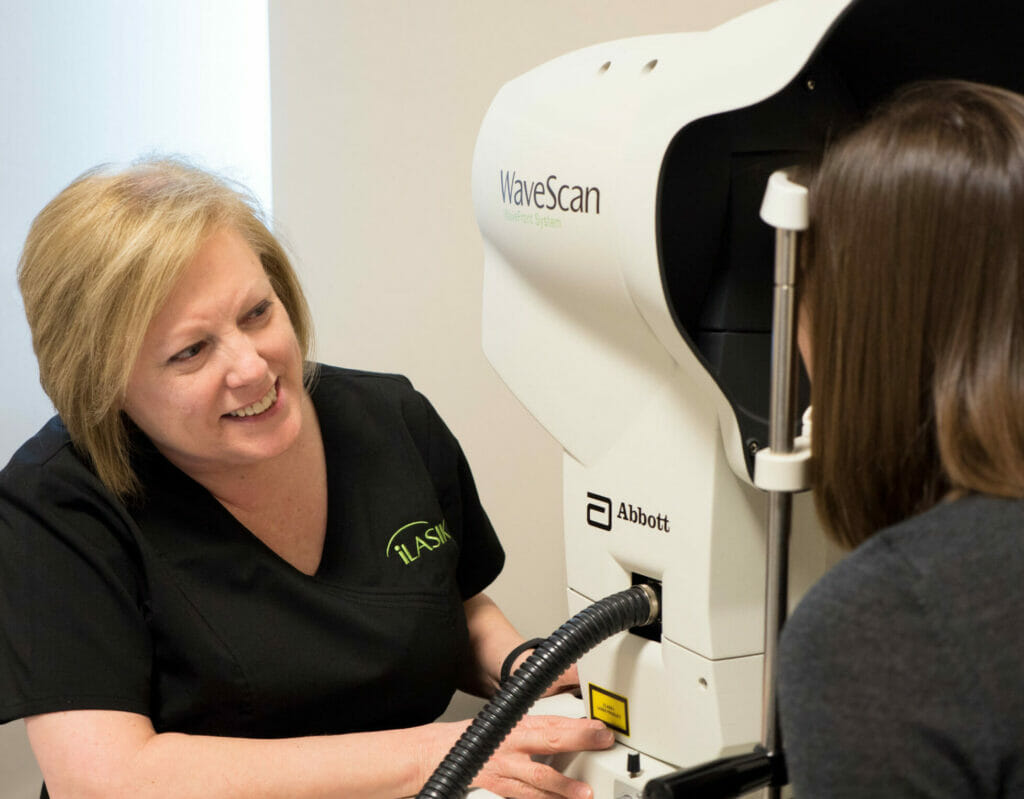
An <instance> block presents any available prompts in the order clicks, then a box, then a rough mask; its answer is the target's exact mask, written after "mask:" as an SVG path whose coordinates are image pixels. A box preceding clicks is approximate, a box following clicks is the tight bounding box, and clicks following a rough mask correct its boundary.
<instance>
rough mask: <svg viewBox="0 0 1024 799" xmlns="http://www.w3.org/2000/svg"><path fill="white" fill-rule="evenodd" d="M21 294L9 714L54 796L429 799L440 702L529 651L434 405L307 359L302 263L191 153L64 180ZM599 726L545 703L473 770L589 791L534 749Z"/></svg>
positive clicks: (502, 788) (7, 649)
mask: <svg viewBox="0 0 1024 799" xmlns="http://www.w3.org/2000/svg"><path fill="white" fill-rule="evenodd" d="M19 283H20V287H21V290H22V296H23V298H24V304H25V309H26V313H27V316H28V319H29V324H30V327H31V328H32V335H33V345H34V347H35V350H36V354H37V357H38V360H39V367H40V379H41V381H42V384H43V387H44V389H45V390H46V391H47V393H48V395H49V396H50V398H51V399H52V401H53V403H54V406H55V407H56V409H57V411H58V414H59V415H58V416H56V417H54V418H53V419H52V420H51V421H50V422H49V423H48V424H47V425H46V426H45V427H44V428H43V429H42V430H41V431H40V432H39V433H38V434H37V435H36V436H34V437H33V438H32V439H31V440H30V441H28V442H27V443H26V444H25V445H24V446H23V447H22V448H21V449H20V450H19V451H18V453H17V454H15V456H14V458H13V459H12V460H11V462H10V463H9V464H8V466H7V467H6V468H5V469H4V470H3V472H2V473H0V585H2V588H0V597H2V599H0V601H2V608H3V609H2V613H0V721H8V720H11V719H14V718H19V717H25V718H26V724H27V729H28V733H29V739H30V742H31V744H32V747H33V750H34V752H35V754H36V757H37V759H38V760H39V764H40V767H41V769H42V771H43V775H44V777H45V780H46V786H47V787H46V789H44V790H48V791H49V793H50V795H52V796H53V797H61V796H74V797H79V796H103V797H107V798H109V797H119V796H131V797H143V796H149V795H153V796H159V797H177V796H181V797H187V796H203V797H231V796H239V797H247V799H252V797H262V796H266V797H274V796H281V797H285V796H286V797H304V796H309V797H314V796H315V797H323V796H346V797H355V796H358V797H398V796H406V795H409V794H413V793H415V792H416V791H417V790H418V789H419V787H420V786H421V785H422V783H423V782H424V781H425V780H426V778H427V777H428V776H429V774H430V773H431V772H432V770H433V768H434V766H435V765H436V764H437V763H438V762H439V761H440V760H441V759H442V757H443V756H444V754H445V753H446V752H447V750H448V749H449V748H450V746H451V745H452V743H454V741H455V739H456V738H457V737H458V736H459V734H461V731H462V729H464V727H465V723H436V722H435V721H434V719H436V718H437V717H438V715H439V714H441V712H442V711H443V710H444V709H445V707H446V705H447V703H448V701H449V700H450V698H451V696H452V693H453V692H454V691H455V689H456V688H463V689H466V690H469V691H472V692H475V693H477V694H480V695H488V694H490V693H492V692H493V691H494V690H495V688H496V686H497V681H498V674H499V672H500V666H501V663H502V660H503V659H504V658H505V656H506V655H507V654H508V653H509V652H510V651H511V650H512V649H514V648H515V647H516V646H517V645H518V644H520V643H521V642H522V639H521V637H519V635H518V634H517V633H516V632H515V630H514V629H513V628H512V627H511V625H510V624H509V623H508V621H507V620H506V619H505V617H504V615H503V614H502V613H501V611H500V610H499V609H498V608H497V607H496V606H495V605H494V603H493V602H491V601H490V600H489V599H488V598H487V596H486V595H485V594H484V593H482V592H483V590H484V589H485V588H486V587H487V586H488V585H489V584H490V583H491V581H492V580H493V579H494V578H495V577H496V576H497V575H498V573H499V572H500V570H501V567H502V564H503V559H504V555H503V552H502V549H501V546H500V544H499V543H498V540H497V537H496V536H495V533H494V530H493V529H492V527H491V525H490V522H489V521H488V519H487V515H486V514H485V512H484V510H483V508H482V507H481V505H480V501H479V499H478V497H477V492H476V489H475V487H474V484H473V478H472V475H471V474H470V470H469V467H468V465H467V463H466V461H465V458H464V457H463V454H462V451H461V449H460V448H459V445H458V443H457V442H456V440H455V438H454V437H453V436H452V434H451V433H450V432H449V430H448V429H447V428H446V427H445V425H444V423H443V422H442V421H441V419H440V418H439V417H438V415H437V414H436V412H435V411H434V409H433V408H432V407H431V406H430V404H429V403H428V402H427V400H426V399H425V398H424V397H423V396H422V395H420V394H418V393H417V392H416V391H415V390H414V389H413V388H412V386H411V385H410V384H409V382H408V381H407V380H406V379H404V378H402V377H399V376H395V375H382V374H373V373H367V372H358V371H353V370H345V369H338V368H331V367H326V366H318V365H315V364H311V363H310V362H309V361H308V360H307V358H308V353H309V349H310V343H311V329H310V323H309V314H308V310H307V308H306V304H305V300H304V298H303V296H302V291H301V288H300V287H299V285H298V282H297V279H296V277H295V274H294V272H293V271H292V268H291V266H290V264H289V262H288V258H287V255H286V254H285V253H284V251H283V250H282V248H281V247H280V245H279V244H278V243H277V241H276V240H275V239H274V237H273V236H272V235H271V234H270V232H269V231H268V230H267V228H266V226H265V225H264V224H263V222H262V221H261V219H260V217H259V215H258V213H257V212H256V211H255V210H254V206H253V205H252V204H251V202H250V201H249V198H248V197H247V196H246V195H245V194H244V193H243V192H242V191H241V190H239V189H238V188H236V187H233V186H230V185H228V184H227V183H225V182H224V181H221V180H220V179H218V178H216V177H214V176H211V175H210V174H208V173H205V172H203V171H201V170H198V169H195V168H193V167H191V166H188V165H186V164H183V163H180V162H175V161H150V162H145V163H141V164H139V165H136V166H133V167H132V168H130V169H128V170H125V171H122V172H110V171H106V170H102V169H101V170H96V171H93V172H90V173H87V174H86V175H84V176H82V177H81V178H80V179H78V180H77V181H75V182H74V183H73V184H72V185H71V186H69V187H68V188H67V189H65V190H64V191H63V192H61V194H60V195H58V196H57V198H55V199H54V200H53V201H52V202H51V203H50V204H49V205H48V206H47V207H46V208H45V209H44V210H43V211H42V212H41V213H40V215H39V216H38V217H37V218H36V220H35V222H34V224H33V226H32V229H31V231H30V233H29V237H28V240H27V243H26V245H25V249H24V253H23V255H22V259H21V264H20V268H19ZM523 657H525V655H523ZM573 680H574V675H573V673H572V672H570V673H568V674H567V675H565V676H564V677H563V678H562V680H561V681H560V682H559V684H557V685H556V686H554V687H553V690H560V689H564V688H566V687H568V686H570V685H571V684H572V682H573ZM611 743H612V735H611V733H610V732H608V731H607V730H605V729H604V728H603V726H602V725H600V724H599V723H597V722H591V721H585V720H570V719H555V718H537V719H528V720H527V721H526V722H524V724H522V725H520V727H518V728H517V729H516V730H515V731H513V733H512V735H511V736H510V738H509V739H508V740H507V741H506V743H505V744H504V745H503V746H502V748H501V749H499V751H498V753H497V754H496V755H495V756H494V758H492V760H491V761H490V763H489V764H488V766H487V767H486V768H485V770H484V771H483V772H481V774H480V776H479V777H478V779H477V784H478V785H481V786H483V787H487V788H489V789H491V790H494V791H496V792H498V793H501V794H502V795H506V796H517V797H518V796H521V797H531V798H532V797H540V796H565V797H570V796H572V797H583V796H588V795H589V794H590V791H589V788H588V787H587V786H585V785H583V784H582V783H579V782H576V781H573V780H570V779H568V778H566V777H563V776H562V775H560V774H558V773H557V772H556V771H554V770H553V769H550V768H548V767H546V766H542V765H541V764H539V763H536V762H534V761H533V760H531V758H530V755H531V754H535V753H544V754H548V753H551V752H553V751H572V750H581V749H591V748H604V747H607V746H609V745H611Z"/></svg>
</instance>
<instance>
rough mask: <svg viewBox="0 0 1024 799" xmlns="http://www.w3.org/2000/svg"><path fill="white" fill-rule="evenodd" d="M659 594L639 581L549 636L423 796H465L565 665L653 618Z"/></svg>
mask: <svg viewBox="0 0 1024 799" xmlns="http://www.w3.org/2000/svg"><path fill="white" fill-rule="evenodd" d="M657 616H658V599H657V594H656V593H655V591H654V589H653V588H651V587H650V586H649V585H635V586H633V587H632V588H629V589H627V590H625V591H620V592H619V593H617V594H612V595H611V596H608V597H605V598H604V599H601V600H598V601H597V602H595V603H594V604H593V605H590V606H589V607H587V608H584V609H583V610H581V611H580V612H579V613H577V614H576V615H575V616H573V617H572V618H571V619H569V621H567V622H566V623H565V624H563V625H562V626H561V627H559V628H558V629H557V630H555V632H553V633H552V634H551V635H550V636H549V637H548V638H546V639H545V640H544V641H543V642H542V643H541V644H540V645H539V646H538V647H537V648H536V649H535V650H534V652H533V654H532V655H530V657H529V658H527V659H526V662H525V663H523V665H522V666H520V667H519V668H518V669H516V671H515V673H514V674H513V675H512V676H511V677H509V679H508V680H506V681H505V683H504V684H503V685H502V686H501V687H500V688H499V689H498V692H497V693H496V694H495V695H494V698H493V699H491V701H490V702H488V703H487V705H486V706H485V707H484V709H483V710H481V711H480V712H479V713H478V714H477V716H476V718H475V719H473V723H472V724H470V725H469V727H468V728H467V729H466V731H465V732H464V733H463V734H462V736H461V737H460V738H459V740H458V741H456V743H455V745H454V746H453V747H452V748H451V751H449V752H448V755H447V756H446V757H445V759H444V760H443V761H441V764H440V765H439V766H438V767H437V769H435V771H434V773H433V775H431V777H430V779H429V780H427V782H426V784H425V785H424V786H423V788H422V789H421V790H420V792H419V793H418V794H417V799H461V797H463V796H465V794H466V791H467V790H468V789H469V784H470V783H471V782H472V780H473V778H474V777H475V776H476V775H477V774H478V773H479V771H480V769H481V768H483V765H484V763H486V762H487V760H488V759H489V758H490V756H491V755H492V754H494V750H495V749H497V748H498V746H500V745H501V742H502V741H503V740H505V736H507V735H508V734H509V732H510V731H511V730H512V728H513V727H514V726H515V725H516V724H518V723H519V720H520V719H522V717H523V716H525V715H526V711H528V710H529V709H530V706H531V705H532V704H533V703H534V702H535V701H536V700H537V699H539V698H540V696H541V695H542V694H543V693H544V691H545V690H546V689H547V688H548V687H549V686H550V685H551V684H552V683H553V682H554V681H555V680H556V679H558V677H560V676H561V675H562V674H563V673H565V670H566V669H568V668H569V666H571V665H572V664H573V663H575V662H576V661H577V660H579V658H580V657H581V656H582V655H584V654H585V653H587V652H589V651H590V650H591V649H593V648H594V647H595V646H597V645H598V644H599V643H601V642H602V641H604V640H606V639H607V638H610V637H611V636H613V635H615V634H617V633H620V632H623V631H624V630H628V629H629V628H630V627H637V626H641V625H644V624H649V623H650V622H651V621H653V620H654V619H655V618H657Z"/></svg>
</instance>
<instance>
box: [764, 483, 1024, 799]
mask: <svg viewBox="0 0 1024 799" xmlns="http://www.w3.org/2000/svg"><path fill="white" fill-rule="evenodd" d="M1020 629H1024V505H1022V503H1020V502H1017V501H1014V500H1004V499H996V498H991V497H967V498H964V499H960V500H957V501H955V502H949V503H943V504H942V505H939V506H936V507H935V508H932V509H931V510H929V511H927V512H926V513H923V514H921V515H919V516H916V517H914V518H912V519H908V520H906V521H904V522H902V523H900V524H897V525H895V526H893V527H891V528H888V529H885V530H882V531H880V532H878V533H877V534H875V535H874V536H872V537H871V538H870V539H868V541H866V542H865V543H864V544H862V545H861V546H860V547H858V548H857V549H856V550H855V551H853V552H852V553H850V554H849V555H848V556H847V557H846V558H845V559H844V560H843V561H841V562H840V563H839V564H837V565H836V566H835V567H834V568H833V569H832V570H831V571H830V572H829V573H828V574H826V575H825V576H824V577H823V578H822V579H821V580H820V581H819V582H818V584H816V585H815V586H814V587H813V588H812V589H811V590H810V591H809V592H808V594H807V595H806V596H805V597H804V598H803V599H802V600H801V601H800V603H799V605H798V606H797V608H796V610H795V611H794V613H793V615H792V617H791V618H790V620H789V621H788V622H787V623H786V626H785V628H784V630H783V635H782V641H781V644H780V663H779V691H780V713H781V717H782V722H783V729H784V732H785V735H786V737H787V740H788V741H789V744H788V745H787V759H789V760H791V761H792V762H791V766H792V769H791V771H792V773H793V775H794V779H795V782H796V784H797V787H802V788H803V789H804V793H805V795H831V796H862V795H869V794H870V792H865V791H860V790H859V789H861V788H864V787H865V785H867V783H871V786H870V787H871V788H872V789H876V788H877V792H880V794H886V795H900V796H902V795H910V794H911V793H914V794H915V795H924V794H927V795H944V796H946V795H948V796H954V795H990V794H988V793H985V792H982V793H978V792H975V793H973V794H971V793H970V792H969V791H968V789H967V788H964V790H961V791H958V790H954V789H952V788H951V787H950V786H954V785H963V786H969V785H971V784H974V785H977V784H989V783H993V782H995V781H997V777H998V772H999V768H1000V767H999V766H998V764H997V763H996V761H1000V759H1001V758H1003V757H1004V755H1007V753H1008V752H1009V751H1010V750H1011V749H1012V747H1013V746H1014V744H1013V743H1012V742H1013V741H1019V740H1021V739H1022V737H1021V736H1024V721H1022V720H1024V698H1022V695H1021V692H1020V691H1019V686H1020V684H1021V681H1022V680H1024V666H1022V664H1024V639H1022V638H1021V637H1020V636H1017V635H1014V634H1011V633H1010V631H1013V630H1020ZM897 752H900V753H901V754H900V756H899V757H896V756H895V753H897ZM950 752H953V753H955V756H952V759H951V756H950V754H949V753H950ZM1007 756H1010V755H1007ZM1010 757H1011V760H1013V763H1014V766H1013V768H1015V769H1018V771H1017V772H1016V773H1017V777H1016V779H1020V771H1019V769H1020V768H1021V763H1020V762H1018V761H1019V760H1020V758H1019V753H1015V754H1013V755H1012V756H1010ZM894 758H895V759H894ZM865 762H872V763H874V764H875V769H874V770H873V771H866V770H865V769H864V763H865ZM1000 762H1001V761H1000ZM1006 762H1010V761H1009V760H1008V761H1006ZM872 780H874V782H872ZM894 781H898V782H899V783H900V784H901V785H910V786H912V789H911V790H908V791H902V790H897V789H896V787H895V782H894ZM972 781H974V782H972ZM876 783H877V784H876ZM922 786H926V787H925V788H922ZM941 786H945V787H944V788H942V790H938V787H941ZM933 788H934V789H936V791H937V792H932V789H933ZM915 792H916V793H915ZM991 795H995V794H991Z"/></svg>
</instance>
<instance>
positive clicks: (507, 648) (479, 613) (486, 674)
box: [460, 594, 579, 697]
mask: <svg viewBox="0 0 1024 799" xmlns="http://www.w3.org/2000/svg"><path fill="white" fill-rule="evenodd" d="M463 604H464V606H465V608H466V623H467V625H468V626H469V645H470V650H471V651H472V654H473V657H472V659H471V662H468V663H466V664H465V668H464V671H463V677H462V684H461V685H460V687H461V688H462V689H463V690H464V691H466V692H467V693H471V694H474V695H475V696H483V697H490V696H493V695H494V692H495V691H497V689H498V684H499V680H500V676H501V665H502V663H504V662H505V658H506V657H507V656H508V654H509V653H510V652H511V651H512V650H513V649H515V648H516V647H517V646H519V645H520V644H521V643H523V641H524V638H523V636H521V635H520V634H519V633H518V632H516V629H515V628H514V627H513V626H512V624H511V622H509V620H508V619H507V618H506V617H505V614H504V613H502V612H501V608H499V607H498V606H497V605H496V604H494V602H493V600H491V599H490V598H489V597H488V596H487V595H486V594H477V595H476V596H475V597H472V598H471V599H467V600H466V601H465V602H464V603H463ZM530 654H531V652H530V651H529V650H527V651H526V652H523V653H522V654H520V655H519V657H517V658H516V660H515V662H514V663H513V666H512V671H515V670H516V669H517V668H518V667H519V666H520V665H521V664H522V663H523V661H525V660H526V659H527V658H528V657H529V656H530ZM578 688H579V677H578V675H577V673H576V666H570V667H569V669H568V670H567V671H566V672H565V673H564V674H562V675H561V676H560V677H559V678H558V679H557V680H555V682H554V683H553V684H552V685H551V687H550V688H548V689H547V691H546V692H545V694H544V695H545V696H550V695H552V694H557V693H562V692H564V691H575V690H577V689H578Z"/></svg>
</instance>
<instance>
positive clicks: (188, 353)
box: [171, 341, 206, 363]
mask: <svg viewBox="0 0 1024 799" xmlns="http://www.w3.org/2000/svg"><path fill="white" fill-rule="evenodd" d="M205 346H206V342H205V341H197V342H196V343H195V344H193V345H192V346H190V347H185V349H183V350H181V351H180V352H176V353H174V355H172V356H171V361H173V362H175V363H184V362H185V361H189V360H191V359H192V358H195V357H196V356H197V355H198V354H199V353H200V352H202V351H203V347H205Z"/></svg>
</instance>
